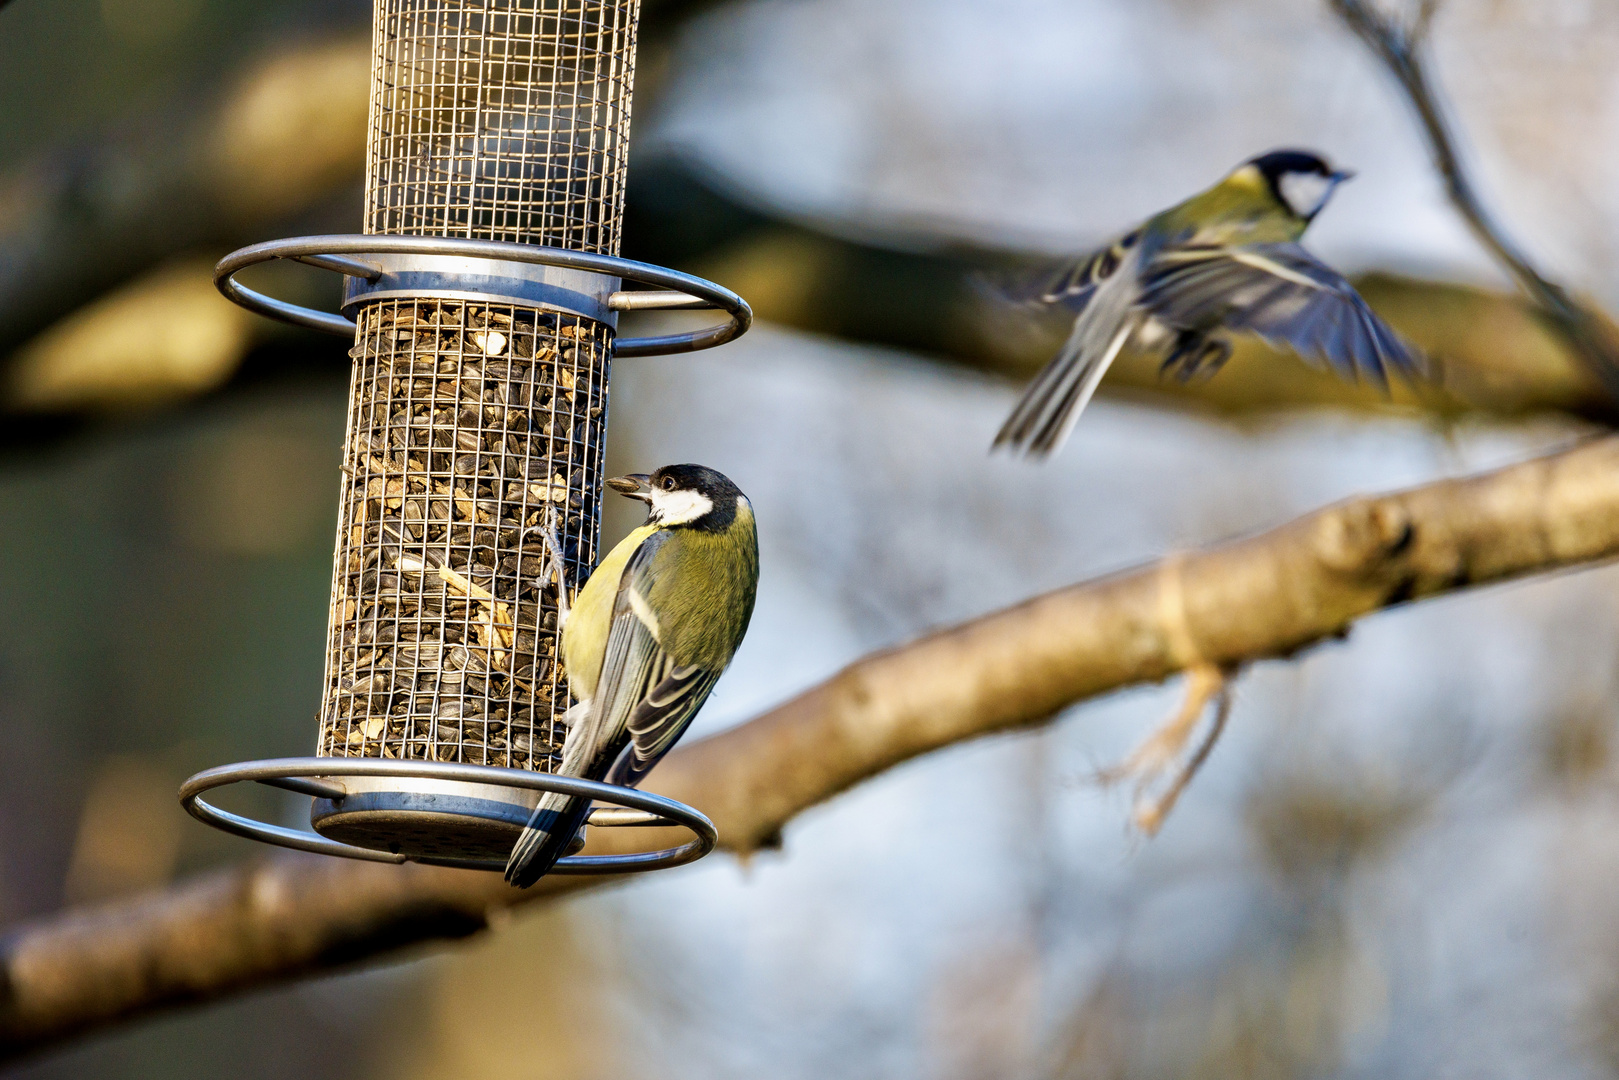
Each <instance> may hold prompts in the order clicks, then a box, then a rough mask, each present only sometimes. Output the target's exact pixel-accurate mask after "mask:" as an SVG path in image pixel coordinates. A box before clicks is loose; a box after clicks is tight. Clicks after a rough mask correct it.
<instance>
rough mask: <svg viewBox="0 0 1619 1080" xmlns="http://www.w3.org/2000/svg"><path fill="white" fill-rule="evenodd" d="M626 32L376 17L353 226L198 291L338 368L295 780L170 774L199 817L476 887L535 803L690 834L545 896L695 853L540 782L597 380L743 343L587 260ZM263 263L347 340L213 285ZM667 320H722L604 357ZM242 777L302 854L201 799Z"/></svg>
mask: <svg viewBox="0 0 1619 1080" xmlns="http://www.w3.org/2000/svg"><path fill="white" fill-rule="evenodd" d="M635 10H636V5H635V4H634V3H633V0H632V2H626V3H617V2H605V3H588V2H580V0H489V2H484V3H478V2H476V0H465V2H461V3H457V2H449V0H440V2H438V3H432V4H427V5H422V4H421V3H420V0H377V7H376V19H377V26H378V27H379V33H378V35H377V42H378V44H377V51H376V55H375V64H374V67H373V72H372V110H371V126H370V147H371V164H370V168H369V169H368V194H367V211H368V213H367V218H368V220H367V224H368V227H369V228H370V230H371V231H370V232H368V233H365V234H358V235H346V236H323V237H303V238H298V239H294V240H285V241H273V242H270V243H266V244H259V245H255V246H254V247H250V248H244V249H242V250H241V251H238V252H236V253H234V254H232V255H230V256H228V257H226V258H225V259H224V260H222V261H221V262H220V264H219V266H218V267H217V268H216V278H215V279H216V283H217V284H218V285H219V287H220V289H221V291H222V292H223V293H224V294H225V295H226V296H228V297H230V298H231V299H233V300H235V301H237V302H238V303H241V304H243V305H244V306H246V307H249V308H250V309H252V310H255V311H259V312H261V313H263V314H267V315H271V316H273V317H277V318H281V319H284V320H286V321H289V322H294V323H298V324H301V325H305V326H311V327H314V328H317V329H322V330H327V331H331V332H334V333H341V334H344V335H352V340H354V342H355V345H354V347H353V349H352V350H351V351H350V356H351V357H352V358H353V360H354V369H353V380H352V384H351V388H350V398H349V419H348V431H347V437H346V441H345V449H344V463H343V477H342V502H341V506H340V514H339V528H338V537H337V552H336V560H335V566H334V572H333V580H332V606H331V613H330V621H329V630H328V639H327V653H326V673H325V683H324V692H323V697H322V702H321V707H320V721H319V734H318V742H317V756H315V757H309V758H286V759H277V760H273V761H265V762H249V763H246V764H242V765H233V766H225V767H222V768H219V769H212V770H208V771H207V772H204V773H200V774H198V775H197V776H195V777H193V778H192V779H191V780H189V781H187V784H186V786H185V787H184V788H183V789H182V792H181V796H182V801H183V802H184V804H185V805H186V807H187V809H188V810H190V811H191V812H192V813H193V814H194V815H196V816H197V817H199V818H201V819H202V820H204V821H207V822H208V823H210V824H213V825H216V826H219V827H221V828H225V829H227V830H229V831H233V832H236V833H239V834H241V835H246V836H251V837H253V838H256V839H261V840H267V841H270V842H273V843H278V844H283V845H285V846H291V847H298V848H303V849H306V850H313V851H322V852H326V853H329V854H337V855H345V856H348V857H352V858H366V859H373V860H377V861H390V862H399V861H404V860H406V859H415V860H418V861H424V862H436V863H444V864H449V865H458V866H472V867H477V868H484V869H498V868H500V867H501V866H502V865H503V864H504V861H505V858H506V855H507V853H508V852H509V850H510V848H511V846H512V843H513V841H514V840H515V839H516V837H517V835H518V832H519V831H520V830H521V828H522V826H523V824H524V823H525V822H526V820H527V818H528V815H529V813H530V812H531V811H532V809H533V807H534V805H535V803H536V802H537V801H538V799H539V796H540V794H541V793H542V792H543V791H560V792H564V793H567V794H574V795H590V796H592V797H594V798H595V799H596V800H597V803H598V809H597V811H595V812H594V813H593V815H592V819H591V820H592V823H593V824H620V825H634V824H641V825H646V824H661V825H681V826H684V827H685V828H687V829H688V830H690V832H691V833H692V834H693V839H691V840H690V841H688V842H686V843H684V844H682V845H679V846H676V847H671V848H666V849H662V850H659V851H651V852H644V853H638V854H634V855H623V856H573V857H570V858H568V859H564V860H563V861H562V862H561V863H559V864H558V867H557V870H558V871H560V872H590V873H600V872H610V871H621V870H636V869H650V868H654V867H657V866H665V865H674V864H677V863H680V862H685V861H689V860H690V859H693V858H697V857H700V856H701V855H703V854H705V853H706V852H707V851H708V850H710V849H711V848H712V847H713V844H714V842H715V834H714V829H713V826H712V824H710V823H709V822H708V821H707V819H706V818H704V817H703V816H702V815H701V814H699V813H697V812H696V811H694V810H692V809H690V808H689V807H685V806H682V805H681V804H679V803H676V802H673V801H672V800H668V799H663V798H661V797H659V796H656V795H651V794H648V793H646V792H641V791H637V790H634V789H629V788H620V787H614V786H612V785H607V784H601V783H596V782H593V781H587V780H582V779H578V778H574V777H564V776H558V775H555V774H554V773H553V771H552V770H554V769H555V768H556V767H557V765H558V763H559V761H560V750H561V746H562V741H563V738H564V736H565V734H566V731H565V728H564V727H563V717H564V715H565V713H566V712H567V709H568V707H569V705H570V698H569V694H568V689H567V685H568V684H567V678H566V673H565V672H564V671H563V670H562V668H561V666H560V657H559V648H558V628H557V610H558V596H557V590H558V588H559V587H564V586H562V585H561V584H560V583H559V582H558V581H557V580H556V576H557V575H555V574H554V573H553V572H552V565H553V564H552V560H551V559H550V558H549V552H550V550H551V549H550V548H549V547H548V541H547V537H548V536H549V537H552V538H554V539H555V541H556V547H557V549H559V550H558V551H557V552H556V554H558V555H559V556H560V565H561V567H562V568H563V571H564V573H566V575H567V576H568V578H569V579H571V581H572V582H573V583H575V584H577V583H579V582H582V581H583V580H584V578H585V577H586V576H588V573H589V570H590V569H591V568H592V567H593V565H594V563H595V557H596V551H597V543H598V540H599V533H600V513H601V508H600V492H601V485H602V464H603V461H602V454H603V450H602V448H603V442H604V438H605V430H606V419H607V396H608V395H607V382H608V371H609V367H610V363H611V360H612V358H613V357H614V356H615V355H654V354H658V353H663V352H681V351H689V350H691V349H696V348H707V347H710V346H713V345H717V344H721V343H723V342H725V341H728V340H730V339H731V338H733V337H735V336H736V335H738V334H740V333H742V332H743V331H744V330H745V329H746V328H747V325H748V323H749V321H750V319H751V314H750V313H749V311H748V308H747V305H746V304H745V303H744V302H743V301H742V300H741V298H740V297H737V296H736V295H735V294H734V293H731V292H729V291H728V290H725V289H723V288H721V287H719V286H717V285H714V284H713V283H711V282H706V281H702V280H701V279H698V278H692V277H690V276H688V275H685V274H681V273H678V272H676V271H673V270H668V269H664V268H661V267H654V266H649V265H646V264H642V263H634V262H630V261H628V260H624V259H620V258H618V257H617V254H616V251H617V246H618V231H619V221H620V216H621V212H622V195H623V183H622V181H623V171H624V165H625V152H626V150H627V137H628V115H629V111H628V98H629V90H630V84H631V81H632V77H631V76H632V72H633V60H634V16H635ZM516 59H521V60H522V62H521V63H517V62H514V60H516ZM583 73H594V75H595V78H594V80H593V81H583V82H582V81H581V75H582V74H583ZM586 106H588V107H586ZM570 128H571V132H570ZM491 130H493V131H498V132H501V133H503V134H502V135H501V137H499V138H496V139H491V138H489V137H488V132H489V131H491ZM513 133H516V134H513ZM524 133H527V134H528V135H532V136H534V137H533V138H521V137H518V136H519V135H523V134H524ZM564 136H567V137H564ZM436 153H442V154H443V155H445V157H444V158H443V159H442V160H441V159H440V158H438V157H435V154H436ZM469 177H472V178H476V179H477V182H468V178H469ZM275 258H291V259H296V260H299V261H303V262H306V263H309V264H311V265H315V266H319V267H322V268H325V269H328V270H334V271H337V272H339V273H342V274H344V275H345V304H344V311H345V312H347V313H349V314H352V315H353V317H354V318H353V321H352V322H351V321H350V320H349V319H347V318H344V317H342V316H338V315H330V314H325V313H321V312H315V311H310V310H308V309H304V308H299V307H294V306H292V305H289V304H285V303H283V302H281V301H278V300H275V299H272V298H270V297H267V296H264V295H262V294H259V293H257V292H254V291H252V290H250V289H248V288H246V287H244V286H242V285H240V284H239V283H237V282H236V280H235V275H236V273H237V272H238V271H239V270H241V269H243V268H245V267H247V266H251V265H253V264H254V263H257V262H263V261H266V260H269V259H275ZM625 281H633V282H637V283H639V284H642V285H645V286H650V287H651V288H650V289H643V290H639V291H626V290H624V289H623V288H622V285H623V283H624V282H625ZM690 307H708V308H719V309H722V310H724V311H725V312H726V313H727V314H728V315H729V320H728V321H727V322H726V323H724V324H721V325H718V326H714V327H710V328H708V329H706V330H702V331H697V332H694V333H689V334H677V335H671V336H667V337H657V338H619V337H618V336H617V319H618V312H619V311H621V310H628V309H649V308H690ZM242 780H256V781H258V782H260V783H266V784H271V785H273V786H278V787H282V788H286V789H289V790H292V791H296V792H299V793H301V794H304V795H309V796H312V797H313V800H312V809H311V824H312V826H313V828H314V830H315V831H314V832H313V833H311V832H305V831H302V830H292V829H286V828H283V827H279V826H272V825H268V824H264V823H261V822H255V821H252V820H251V819H246V818H242V817H239V816H236V815H234V814H231V813H229V812H227V811H224V810H222V809H220V808H218V807H216V806H213V805H212V804H210V803H208V802H207V801H206V800H204V799H203V798H202V796H203V795H204V794H205V793H206V792H207V791H209V790H211V789H212V788H215V787H220V786H223V785H226V784H230V783H235V782H238V781H242ZM603 806H613V807H614V809H612V810H611V811H605V812H604V810H603V809H602V807H603Z"/></svg>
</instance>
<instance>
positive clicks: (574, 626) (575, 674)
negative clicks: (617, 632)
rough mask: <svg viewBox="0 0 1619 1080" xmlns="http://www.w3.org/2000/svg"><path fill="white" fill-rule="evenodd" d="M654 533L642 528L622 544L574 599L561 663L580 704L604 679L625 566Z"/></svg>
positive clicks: (653, 529) (650, 528) (564, 633)
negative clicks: (608, 644)
mask: <svg viewBox="0 0 1619 1080" xmlns="http://www.w3.org/2000/svg"><path fill="white" fill-rule="evenodd" d="M654 532H657V526H655V525H642V526H641V527H640V528H638V529H635V530H634V531H632V532H631V533H630V534H629V535H628V536H626V537H625V538H624V539H622V540H620V541H619V542H618V546H617V547H615V548H613V550H612V551H610V552H608V553H607V558H605V559H603V560H602V561H601V562H600V563H599V564H598V565H597V567H596V569H595V571H594V572H593V573H592V574H591V575H590V580H589V581H587V582H585V587H584V588H583V589H580V590H579V595H578V596H577V597H575V598H574V601H573V611H572V612H571V613H570V614H569V615H568V624H567V625H566V626H564V627H563V628H562V660H563V663H564V664H566V665H567V669H568V688H569V689H571V690H572V691H573V696H574V697H576V698H578V699H579V700H580V701H586V700H588V699H590V698H592V697H595V696H596V681H597V680H598V679H599V678H601V670H602V658H603V657H604V656H605V655H606V652H607V635H608V632H609V631H610V630H611V629H612V626H613V602H614V601H615V600H616V599H618V584H619V580H620V579H621V578H623V576H624V565H625V564H626V563H628V562H629V561H630V556H631V555H634V554H635V549H636V548H638V547H640V546H641V544H642V542H644V541H645V540H646V538H647V537H649V536H651V535H652V534H653V533H654Z"/></svg>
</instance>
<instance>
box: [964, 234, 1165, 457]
mask: <svg viewBox="0 0 1619 1080" xmlns="http://www.w3.org/2000/svg"><path fill="white" fill-rule="evenodd" d="M1132 235H1134V234H1132ZM1121 243H1122V241H1121ZM1113 250H1114V249H1112V248H1110V249H1108V252H1112V251H1113ZM1108 252H1104V253H1100V254H1098V255H1097V256H1094V257H1093V258H1092V259H1091V260H1089V261H1088V262H1086V263H1084V264H1081V265H1080V266H1079V267H1077V268H1076V269H1075V271H1074V272H1073V274H1072V275H1071V277H1070V280H1069V284H1067V285H1063V284H1062V283H1061V282H1059V283H1058V286H1057V287H1056V288H1054V289H1053V290H1052V291H1050V292H1049V293H1048V294H1047V296H1048V297H1050V298H1051V299H1050V301H1049V302H1051V303H1062V302H1067V301H1066V300H1064V299H1063V298H1064V297H1073V298H1074V299H1075V300H1078V301H1080V302H1081V307H1080V311H1079V315H1078V317H1077V318H1076V319H1075V320H1074V328H1073V330H1071V331H1070V332H1069V334H1068V340H1067V341H1066V342H1064V343H1063V347H1062V351H1060V352H1059V353H1058V354H1057V356H1056V358H1055V359H1053V360H1052V361H1051V363H1049V364H1047V365H1046V367H1045V370H1043V371H1041V372H1040V374H1039V375H1036V376H1035V377H1034V381H1033V382H1031V383H1030V384H1029V385H1028V387H1027V388H1026V389H1025V390H1024V391H1023V397H1022V398H1021V399H1019V401H1018V403H1017V407H1016V408H1014V409H1013V410H1012V415H1010V416H1008V417H1007V418H1006V423H1004V424H1002V425H1001V430H1000V431H999V432H998V433H997V434H996V435H995V443H994V445H995V446H997V447H999V446H1011V447H1014V448H1016V449H1019V450H1022V451H1024V452H1026V453H1029V454H1034V455H1036V456H1039V457H1044V456H1046V455H1047V454H1050V453H1051V452H1052V451H1054V450H1056V449H1057V448H1058V447H1059V446H1061V445H1062V444H1063V442H1064V441H1065V440H1066V439H1067V438H1068V433H1069V432H1070V431H1072V430H1073V428H1074V424H1075V422H1076V421H1078V420H1079V414H1080V412H1081V411H1082V410H1083V409H1084V408H1085V406H1086V404H1087V403H1089V401H1090V400H1091V395H1092V394H1094V393H1095V392H1096V387H1097V384H1098V383H1100V382H1101V381H1102V376H1103V375H1105V374H1107V369H1108V367H1109V366H1110V365H1111V364H1112V363H1113V360H1114V358H1115V357H1117V356H1118V355H1119V350H1120V349H1122V348H1123V347H1124V343H1125V341H1126V340H1127V339H1128V338H1129V336H1130V331H1131V329H1132V328H1133V323H1132V321H1131V310H1132V308H1133V307H1134V306H1135V302H1136V293H1137V289H1138V281H1137V269H1138V267H1139V265H1140V261H1141V248H1140V246H1139V245H1137V244H1136V243H1135V241H1134V240H1133V239H1132V240H1131V243H1130V244H1129V245H1128V246H1125V247H1122V248H1119V254H1118V257H1117V258H1109V259H1106V260H1103V258H1102V256H1103V255H1106V254H1108Z"/></svg>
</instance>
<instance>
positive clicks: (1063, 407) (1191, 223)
mask: <svg viewBox="0 0 1619 1080" xmlns="http://www.w3.org/2000/svg"><path fill="white" fill-rule="evenodd" d="M1352 175H1354V174H1353V173H1350V172H1348V171H1346V170H1335V169H1333V168H1332V167H1331V166H1330V165H1328V164H1327V163H1326V161H1324V160H1323V159H1322V158H1321V157H1320V156H1319V155H1317V154H1313V153H1309V152H1307V151H1303V150H1276V151H1272V152H1271V153H1268V154H1263V155H1261V156H1259V157H1256V158H1254V159H1253V160H1252V161H1249V162H1247V163H1246V164H1244V165H1242V166H1241V167H1240V168H1238V169H1237V170H1236V171H1234V172H1232V173H1231V174H1230V175H1229V176H1227V177H1226V178H1225V179H1224V180H1221V181H1220V182H1219V183H1218V184H1216V185H1214V186H1213V187H1212V188H1209V189H1208V190H1207V191H1205V192H1203V193H1201V194H1199V195H1194V196H1193V197H1192V198H1190V199H1188V200H1186V201H1185V202H1183V203H1181V204H1180V205H1178V206H1173V207H1171V208H1170V209H1168V210H1165V211H1163V212H1162V213H1160V214H1158V215H1156V216H1154V217H1152V218H1150V219H1148V220H1147V222H1146V223H1145V224H1143V225H1141V226H1139V227H1138V228H1136V229H1133V230H1131V231H1130V232H1128V233H1126V234H1125V235H1124V236H1123V237H1121V238H1120V239H1118V240H1117V241H1115V242H1114V243H1112V244H1110V245H1108V246H1107V247H1106V248H1103V249H1102V250H1101V251H1098V252H1096V253H1095V254H1093V255H1090V256H1088V257H1086V258H1084V259H1081V260H1080V261H1079V262H1077V263H1074V264H1071V265H1068V266H1065V267H1064V268H1063V270H1062V271H1061V272H1060V273H1059V274H1057V275H1056V276H1055V278H1054V279H1049V278H1048V279H1047V280H1046V281H1045V282H1044V283H1042V286H1041V287H1040V288H1039V289H1038V290H1035V291H1034V292H1033V295H1032V297H1030V299H1032V300H1033V302H1035V303H1037V304H1039V305H1041V306H1044V307H1063V308H1068V309H1071V310H1072V311H1073V312H1074V315H1075V319H1074V325H1073V330H1072V331H1071V332H1070V333H1069V335H1068V340H1067V342H1066V343H1065V344H1064V345H1063V347H1062V351H1061V352H1059V353H1058V354H1057V357H1056V359H1054V360H1052V361H1051V363H1050V364H1048V365H1046V368H1045V370H1043V371H1042V372H1040V374H1039V375H1038V376H1036V377H1035V379H1034V381H1033V382H1032V383H1030V384H1029V386H1028V389H1026V390H1025V391H1024V393H1023V398H1022V400H1020V401H1019V402H1018V404H1017V407H1016V408H1015V409H1013V410H1012V415H1011V416H1009V417H1007V419H1006V423H1005V424H1003V425H1002V426H1001V430H1000V432H999V434H997V435H996V436H995V444H994V445H995V446H996V447H1000V446H1010V447H1012V448H1014V449H1016V450H1021V451H1023V452H1025V453H1029V454H1033V455H1036V456H1040V457H1044V456H1046V455H1048V454H1051V453H1052V452H1054V451H1055V450H1057V449H1058V448H1059V447H1060V446H1062V444H1063V442H1064V441H1065V440H1066V439H1067V438H1068V433H1069V432H1070V431H1072V430H1073V427H1074V422H1075V421H1077V420H1078V419H1079V414H1080V412H1081V411H1082V410H1083V409H1084V408H1085V405H1086V404H1087V403H1088V402H1089V401H1090V399H1091V395H1092V394H1093V393H1095V392H1096V386H1097V384H1098V383H1099V382H1101V381H1102V376H1103V375H1104V374H1105V373H1106V372H1107V369H1108V366H1109V365H1110V364H1112V363H1113V361H1114V359H1115V358H1116V357H1117V356H1118V355H1119V352H1120V350H1121V349H1123V348H1124V346H1125V345H1126V344H1129V343H1131V342H1132V341H1133V342H1134V344H1135V345H1136V346H1137V347H1139V348H1144V349H1158V350H1162V351H1163V352H1164V354H1165V358H1164V361H1163V367H1162V370H1163V371H1164V372H1166V373H1174V374H1175V375H1177V376H1178V377H1179V378H1181V379H1182V380H1186V379H1190V378H1191V377H1193V376H1194V375H1211V374H1213V373H1214V372H1215V371H1217V370H1218V369H1219V367H1220V365H1221V364H1223V363H1224V362H1225V361H1226V359H1227V358H1228V357H1229V356H1230V355H1231V343H1230V342H1229V341H1228V340H1227V339H1226V337H1225V335H1224V333H1223V331H1235V332H1244V331H1246V332H1248V333H1253V334H1258V335H1259V336H1260V337H1262V338H1264V339H1265V340H1266V341H1268V342H1270V343H1272V344H1276V345H1286V346H1287V347H1289V348H1291V349H1292V350H1293V351H1294V352H1296V353H1298V354H1299V355H1300V356H1302V357H1303V358H1304V359H1305V360H1307V361H1309V362H1310V363H1312V364H1314V365H1318V366H1319V365H1321V364H1322V363H1325V364H1326V365H1327V366H1328V367H1330V368H1331V369H1332V370H1333V371H1336V372H1337V373H1338V374H1339V375H1341V376H1343V377H1344V378H1346V379H1351V380H1353V379H1357V378H1365V379H1367V380H1369V381H1371V382H1373V383H1375V384H1377V385H1379V386H1381V387H1382V388H1383V389H1384V390H1385V391H1386V390H1387V388H1388V371H1389V369H1390V368H1393V369H1394V370H1396V371H1398V372H1399V373H1400V374H1401V375H1403V376H1405V377H1407V378H1417V377H1421V376H1422V375H1423V374H1424V370H1423V367H1424V365H1423V360H1422V357H1421V354H1419V353H1418V352H1416V351H1415V350H1414V349H1413V348H1412V347H1411V346H1409V345H1407V344H1406V343H1405V342H1403V341H1401V340H1400V338H1399V337H1398V336H1396V334H1395V333H1394V331H1393V330H1391V329H1389V327H1388V326H1387V324H1385V323H1384V322H1383V321H1382V320H1381V319H1379V318H1378V317H1377V316H1376V315H1374V314H1372V310H1371V309H1370V308H1369V307H1367V306H1366V301H1364V300H1362V299H1361V297H1360V294H1359V293H1357V292H1355V290H1354V287H1353V286H1351V285H1350V284H1349V282H1348V281H1346V280H1345V279H1344V278H1343V276H1342V275H1341V274H1339V273H1338V272H1337V271H1335V270H1333V269H1332V268H1330V267H1328V266H1327V265H1325V264H1324V263H1322V262H1320V261H1319V260H1317V259H1316V258H1315V256H1313V255H1311V254H1310V253H1309V252H1307V251H1305V250H1304V249H1303V248H1302V247H1300V246H1299V244H1298V239H1299V237H1300V236H1302V235H1303V234H1304V230H1305V229H1307V228H1308V227H1309V225H1310V222H1311V221H1313V220H1314V219H1315V216H1316V215H1317V214H1318V213H1320V212H1321V208H1322V207H1323V206H1325V205H1326V204H1327V200H1328V199H1330V198H1331V197H1332V193H1333V191H1334V189H1336V188H1337V186H1338V185H1339V184H1341V183H1343V182H1344V181H1345V180H1347V179H1349V178H1350V177H1351V176H1352Z"/></svg>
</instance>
